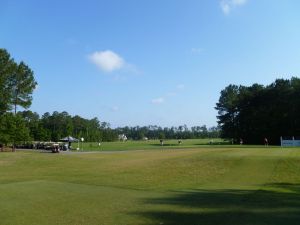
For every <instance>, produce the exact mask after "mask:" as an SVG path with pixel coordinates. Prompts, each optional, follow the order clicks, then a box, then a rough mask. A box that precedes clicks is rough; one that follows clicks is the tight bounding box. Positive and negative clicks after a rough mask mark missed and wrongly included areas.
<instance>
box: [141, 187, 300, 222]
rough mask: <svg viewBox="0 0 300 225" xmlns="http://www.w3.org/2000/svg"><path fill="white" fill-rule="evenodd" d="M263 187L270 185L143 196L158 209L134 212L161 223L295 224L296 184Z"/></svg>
mask: <svg viewBox="0 0 300 225" xmlns="http://www.w3.org/2000/svg"><path fill="white" fill-rule="evenodd" d="M267 187H271V188H274V189H273V190H218V191H211V190H194V191H190V192H176V194H175V195H174V196H173V197H169V198H160V199H146V200H145V201H144V203H145V204H148V205H150V206H154V207H155V208H158V209H160V210H153V211H144V212H142V213H137V214H138V215H139V216H142V217H144V218H148V219H151V220H152V221H155V222H156V223H154V224H164V225H166V224H185V225H218V224H222V225H258V224H260V225H262V224H264V225H299V224H300V185H298V184H297V185H295V184H284V183H278V184H270V185H268V186H267ZM275 188H278V189H275Z"/></svg>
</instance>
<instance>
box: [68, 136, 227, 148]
mask: <svg viewBox="0 0 300 225" xmlns="http://www.w3.org/2000/svg"><path fill="white" fill-rule="evenodd" d="M181 141H182V143H181V144H178V140H164V145H163V146H161V144H160V142H159V140H148V141H131V140H128V141H125V142H123V141H115V142H102V143H101V145H100V146H99V145H98V143H96V142H83V143H82V142H80V143H72V147H73V149H76V148H77V147H79V148H80V149H81V150H83V151H113V150H117V151H124V150H143V149H162V148H167V149H177V148H199V146H203V145H210V141H213V142H212V145H214V146H219V145H224V144H228V142H226V141H224V140H222V139H220V138H214V139H207V138H206V139H186V140H181Z"/></svg>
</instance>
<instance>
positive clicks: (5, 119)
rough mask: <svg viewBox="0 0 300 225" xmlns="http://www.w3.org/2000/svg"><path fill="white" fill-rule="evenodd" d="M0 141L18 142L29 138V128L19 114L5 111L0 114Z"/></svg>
mask: <svg viewBox="0 0 300 225" xmlns="http://www.w3.org/2000/svg"><path fill="white" fill-rule="evenodd" d="M0 134H1V135H0V143H3V144H5V145H7V144H18V143H23V142H26V141H29V140H30V134H29V129H28V128H27V127H26V124H25V121H24V119H23V118H22V117H21V116H20V115H14V114H12V113H5V114H3V115H1V116H0Z"/></svg>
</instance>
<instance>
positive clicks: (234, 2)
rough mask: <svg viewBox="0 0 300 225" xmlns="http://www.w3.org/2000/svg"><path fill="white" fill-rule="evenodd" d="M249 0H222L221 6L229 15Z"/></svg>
mask: <svg viewBox="0 0 300 225" xmlns="http://www.w3.org/2000/svg"><path fill="white" fill-rule="evenodd" d="M247 1H248V0H221V1H220V6H221V9H222V11H223V13H224V14H225V15H228V14H229V13H230V12H231V10H232V9H234V8H236V7H239V6H243V5H245V4H246V3H247Z"/></svg>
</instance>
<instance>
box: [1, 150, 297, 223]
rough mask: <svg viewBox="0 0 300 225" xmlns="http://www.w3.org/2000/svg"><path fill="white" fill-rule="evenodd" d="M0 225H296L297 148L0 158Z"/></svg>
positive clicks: (30, 154)
mask: <svg viewBox="0 0 300 225" xmlns="http://www.w3.org/2000/svg"><path fill="white" fill-rule="evenodd" d="M0 168H1V169H0V218H1V219H0V224H1V225H10V224H12V225H14V224H18V225H19V224H21V225H23V224H24V225H25V224H26V225H27V224H28V225H35V224H36V225H43V224H49V225H50V224H51V225H52V224H60V225H65V224H72V225H79V224H88V225H93V224H95V225H96V224H97V225H98V224H103V225H117V224H120V225H123V224H124V225H125V224H128V225H129V224H130V225H131V224H132V225H136V224H164V225H165V224H180V225H181V224H188V225H194V224H200V225H218V224H222V225H248V224H249V225H258V224H261V225H263V224H265V225H270V224H274V225H283V224H284V225H296V224H297V225H298V224H299V221H300V148H286V149H282V148H273V147H269V148H265V147H251V148H250V147H247V146H245V147H242V148H241V147H228V146H224V147H219V146H217V147H213V146H209V147H205V146H203V147H201V146H200V147H198V148H190V149H189V148H187V149H168V148H164V150H144V151H104V152H94V153H84V152H83V153H79V154H74V153H73V154H72V153H71V154H70V153H64V154H51V153H39V152H30V151H29V152H16V153H0Z"/></svg>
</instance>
